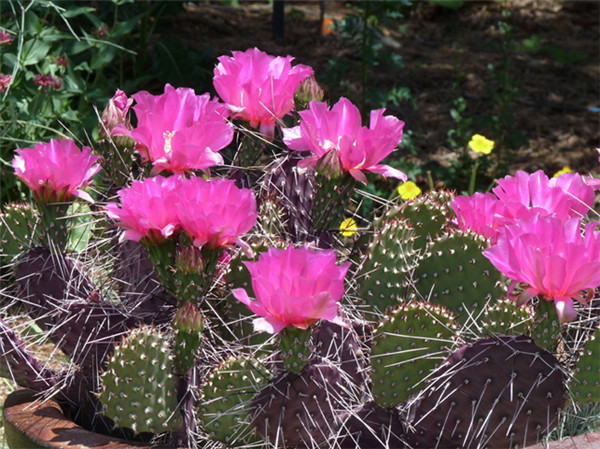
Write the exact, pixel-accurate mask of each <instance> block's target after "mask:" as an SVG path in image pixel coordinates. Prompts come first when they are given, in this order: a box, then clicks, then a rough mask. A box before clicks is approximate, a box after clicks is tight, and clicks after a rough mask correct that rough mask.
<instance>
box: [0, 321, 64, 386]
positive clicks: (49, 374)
mask: <svg viewBox="0 0 600 449" xmlns="http://www.w3.org/2000/svg"><path fill="white" fill-rule="evenodd" d="M0 373H1V376H2V377H6V378H9V379H13V380H14V381H15V382H16V383H17V384H18V385H19V386H21V387H25V388H29V389H31V390H34V391H47V390H48V389H50V388H52V387H53V386H55V385H56V384H57V378H56V375H55V374H54V372H53V371H52V370H50V369H48V368H44V367H43V366H42V364H41V363H40V362H39V361H38V360H37V359H36V358H34V357H33V356H32V355H31V354H30V353H29V352H28V351H27V348H25V344H24V343H23V341H22V340H21V339H20V338H19V336H18V335H17V334H15V333H14V332H13V330H12V329H11V328H10V327H9V326H8V325H7V324H6V323H5V322H4V321H3V320H2V319H0Z"/></svg>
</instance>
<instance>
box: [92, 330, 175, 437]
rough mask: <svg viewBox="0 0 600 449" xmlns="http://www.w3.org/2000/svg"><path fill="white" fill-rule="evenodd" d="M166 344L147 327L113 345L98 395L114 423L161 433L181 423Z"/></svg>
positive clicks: (165, 339) (158, 332)
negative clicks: (112, 351) (112, 352)
mask: <svg viewBox="0 0 600 449" xmlns="http://www.w3.org/2000/svg"><path fill="white" fill-rule="evenodd" d="M169 346H170V344H169V339H168V338H165V335H163V334H162V333H161V332H160V331H158V330H157V329H156V328H153V327H150V326H142V327H140V328H138V329H134V330H132V331H131V332H130V333H129V334H128V335H126V336H125V337H124V338H123V340H122V342H121V343H120V344H119V345H117V346H116V348H115V351H114V354H113V356H112V357H111V358H110V360H109V362H108V366H107V368H106V370H105V371H104V373H103V374H102V376H101V378H100V381H101V393H100V395H99V400H100V402H101V403H102V405H103V409H104V415H105V416H107V417H109V418H111V419H112V420H113V421H114V422H115V425H116V426H119V427H127V428H131V429H133V430H134V431H135V432H154V433H162V432H165V431H170V430H174V429H176V428H178V427H179V426H180V425H181V418H180V416H179V411H178V409H177V395H176V383H175V378H174V376H173V375H172V374H171V371H172V368H173V362H172V359H171V354H170V348H169Z"/></svg>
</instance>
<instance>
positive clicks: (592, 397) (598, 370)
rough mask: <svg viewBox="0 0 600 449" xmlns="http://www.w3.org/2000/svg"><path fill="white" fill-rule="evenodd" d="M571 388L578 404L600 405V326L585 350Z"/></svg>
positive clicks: (570, 383) (571, 382)
mask: <svg viewBox="0 0 600 449" xmlns="http://www.w3.org/2000/svg"><path fill="white" fill-rule="evenodd" d="M569 388H570V390H571V393H573V397H574V399H575V401H576V402H577V403H580V404H587V403H595V404H600V325H597V327H596V331H595V332H594V335H593V336H592V337H591V338H590V339H589V340H588V341H587V343H586V344H585V347H584V348H583V352H582V353H581V356H580V358H579V362H578V363H577V369H576V370H575V375H574V379H572V380H571V381H570V382H569Z"/></svg>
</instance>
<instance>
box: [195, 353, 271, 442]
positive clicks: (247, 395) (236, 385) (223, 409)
mask: <svg viewBox="0 0 600 449" xmlns="http://www.w3.org/2000/svg"><path fill="white" fill-rule="evenodd" d="M270 378H271V374H270V372H269V371H268V370H267V369H266V368H265V367H263V366H262V365H261V364H260V363H259V362H258V361H256V360H254V359H241V358H232V359H230V360H227V361H225V362H223V363H221V364H220V365H219V366H218V367H217V368H215V369H213V370H212V371H211V372H210V374H209V375H208V377H207V380H206V381H205V383H204V385H203V386H202V398H201V400H200V404H201V405H200V409H199V413H198V418H199V421H200V424H201V425H202V427H203V428H204V430H205V431H206V432H207V433H208V434H209V436H210V437H211V438H212V439H214V440H217V441H221V442H223V443H226V444H227V445H228V446H237V445H240V444H245V443H248V442H249V441H250V440H251V439H253V438H254V439H256V436H254V437H253V433H254V429H253V427H252V426H251V424H250V418H249V412H250V409H251V402H250V401H251V400H252V398H253V397H254V396H255V395H256V393H257V392H258V391H259V390H260V388H261V387H262V386H263V385H265V384H266V383H267V382H268V381H269V379H270Z"/></svg>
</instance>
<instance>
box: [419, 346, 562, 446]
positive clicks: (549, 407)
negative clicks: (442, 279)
mask: <svg viewBox="0 0 600 449" xmlns="http://www.w3.org/2000/svg"><path fill="white" fill-rule="evenodd" d="M563 377H564V376H563V373H562V371H561V369H560V367H559V364H558V361H557V360H556V358H555V357H554V356H553V355H552V354H550V353H549V352H548V351H546V350H544V349H541V348H539V347H537V346H536V345H535V344H534V343H533V341H532V340H531V339H530V338H528V337H524V336H519V337H509V336H501V337H496V338H490V339H483V340H479V341H477V342H476V343H473V344H472V345H467V346H463V347H462V348H461V349H459V350H458V351H456V352H455V353H453V354H452V355H451V356H450V357H449V358H448V359H447V360H446V362H445V363H444V364H443V365H442V366H441V367H440V368H439V369H438V370H437V371H436V372H435V373H434V377H433V379H432V381H431V382H430V383H429V384H428V385H427V387H426V388H425V390H424V391H423V393H422V395H421V396H420V398H419V399H418V400H417V401H415V402H414V403H413V404H412V406H411V411H410V414H411V415H413V416H414V419H413V420H412V424H413V426H414V427H413V431H411V432H410V433H409V435H408V442H409V443H410V446H411V447H413V448H415V449H417V448H427V449H429V448H433V447H439V448H442V447H443V448H446V447H448V448H450V447H452V448H455V447H460V448H473V449H476V448H484V447H485V448H489V449H493V448H497V449H508V448H516V447H524V446H528V445H530V444H533V443H536V442H539V441H540V439H541V438H542V437H543V436H544V435H545V434H547V433H548V432H549V431H550V430H552V428H553V427H554V426H555V425H556V424H557V422H558V411H559V409H560V408H561V407H562V406H563V403H564V400H565V393H564V386H563Z"/></svg>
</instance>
